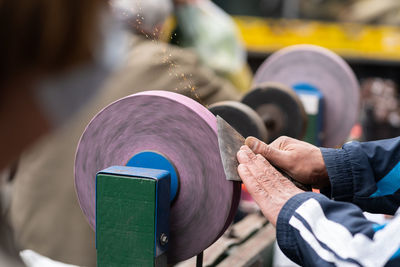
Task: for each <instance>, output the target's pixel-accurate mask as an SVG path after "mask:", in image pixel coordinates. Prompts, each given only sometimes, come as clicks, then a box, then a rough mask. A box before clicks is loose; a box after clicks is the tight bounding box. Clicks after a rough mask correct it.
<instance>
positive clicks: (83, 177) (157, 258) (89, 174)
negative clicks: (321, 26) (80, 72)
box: [75, 46, 358, 266]
mask: <svg viewBox="0 0 400 267" xmlns="http://www.w3.org/2000/svg"><path fill="white" fill-rule="evenodd" d="M313 71H314V72H315V73H313ZM265 82H267V83H265ZM271 82H273V83H271ZM292 88H297V89H299V90H303V91H313V92H314V91H315V92H318V94H321V95H323V99H324V102H323V104H324V125H323V127H324V128H323V130H324V133H325V137H324V139H323V144H324V145H327V146H336V145H338V143H340V142H342V141H343V139H344V131H345V130H346V131H347V133H348V131H349V130H350V129H349V125H350V124H352V123H354V121H355V116H356V114H357V112H354V110H357V109H358V95H357V94H358V85H357V81H356V80H355V77H354V74H353V73H352V72H351V70H350V69H349V68H348V66H347V65H346V64H345V63H344V61H342V60H341V59H340V58H339V57H337V56H336V55H334V54H333V53H331V52H329V51H326V50H325V49H321V48H318V47H314V46H297V47H291V48H288V49H284V50H283V51H279V52H277V53H276V54H274V55H272V56H271V57H270V58H269V59H267V60H266V62H265V63H264V64H263V65H262V66H261V68H260V69H259V71H258V72H257V74H256V76H255V86H254V89H253V90H252V91H251V92H249V93H248V94H247V95H246V96H245V97H244V98H243V101H242V102H243V103H233V102H224V103H222V104H221V103H220V104H221V105H219V104H218V105H213V106H211V107H210V109H211V110H212V111H213V112H214V113H215V114H221V113H224V112H226V111H227V110H228V117H229V116H231V118H233V120H231V119H229V118H228V119H227V121H228V122H229V123H230V124H231V125H232V126H234V128H236V130H239V132H241V133H242V135H256V136H257V134H258V137H259V138H261V139H263V140H270V139H268V138H271V137H277V136H278V135H280V134H287V135H292V136H293V135H294V137H298V136H301V135H303V134H304V125H305V120H306V119H305V117H306V116H305V115H304V109H303V107H302V105H301V104H300V101H299V99H298V97H297V96H296V95H295V94H293V91H292ZM310 88H311V89H312V90H310ZM331 91H333V92H331ZM260 99H264V102H262V103H260V101H259V100H260ZM285 101H286V102H285ZM246 104H247V105H246ZM220 107H223V108H222V109H220ZM226 107H229V108H228V109H227V108H226ZM249 107H251V108H249ZM253 109H254V110H253ZM302 109H303V110H302ZM332 113H333V114H332ZM229 114H237V115H235V116H232V115H229ZM225 117H226V116H225ZM292 117H294V119H293V118H292ZM235 118H236V119H237V120H238V121H241V122H243V123H245V122H247V124H246V125H248V127H247V126H246V127H243V125H241V124H240V123H239V124H237V125H235ZM276 118H279V119H276ZM282 121H284V123H282ZM279 123H280V124H279ZM218 125H219V121H218ZM278 126H279V127H278ZM274 127H275V128H274ZM292 128H295V129H296V131H293V129H292ZM249 129H251V130H249ZM274 129H278V130H277V131H275V132H274V131H273V130H274ZM246 130H248V131H247V134H244V133H243V132H246ZM347 133H346V134H347ZM268 135H269V137H268ZM221 139H222V138H221V137H220V133H219V129H217V118H216V116H215V115H214V114H213V113H212V112H210V111H209V110H208V109H207V108H205V107H203V106H202V105H201V104H199V103H197V102H196V101H194V100H192V99H190V98H187V97H185V96H182V95H179V94H176V93H172V92H165V91H148V92H142V93H138V94H134V95H130V96H127V97H125V98H122V99H120V100H117V101H115V102H113V103H111V104H110V105H108V106H107V107H105V108H104V109H103V110H102V111H100V112H99V113H98V114H97V115H96V116H95V117H94V118H93V119H92V121H91V122H90V123H89V124H88V126H87V128H86V129H85V131H84V133H83V134H82V137H81V139H80V142H79V145H78V148H77V153H76V160H75V186H76V191H77V195H78V200H79V203H80V206H81V209H82V211H83V213H84V214H85V216H86V218H87V220H88V222H89V224H90V226H91V227H92V228H93V229H95V231H96V248H97V262H98V266H167V264H174V263H177V262H180V261H183V260H186V259H188V258H191V257H193V256H196V255H201V253H202V251H203V250H205V249H206V248H207V247H209V246H210V245H211V244H212V243H213V242H215V241H216V240H217V239H218V238H219V237H220V236H221V235H222V234H223V233H224V231H225V230H226V229H227V227H228V226H229V225H230V224H231V222H232V220H233V217H234V215H235V213H236V210H237V207H238V204H239V199H240V190H241V184H240V181H238V180H240V178H239V179H236V180H235V179H230V180H229V177H228V176H230V175H227V171H226V168H227V167H226V164H225V165H224V164H223V159H221V156H222V157H223V153H222V150H223V149H224V148H221V149H220V147H219V145H221V144H224V143H223V142H221ZM238 140H243V139H241V138H238ZM241 142H243V141H241ZM238 145H240V144H236V146H235V147H237V146H238ZM223 146H224V145H223ZM225 152H226V151H225ZM235 154H236V150H235V149H231V151H230V157H231V158H232V160H233V161H235V159H234V156H232V155H235ZM228 165H229V166H230V167H229V168H230V171H231V174H233V175H236V176H237V173H232V170H236V169H235V164H228ZM232 166H234V167H232ZM224 167H225V169H224ZM199 262H200V263H201V256H199ZM200 263H199V265H200Z"/></svg>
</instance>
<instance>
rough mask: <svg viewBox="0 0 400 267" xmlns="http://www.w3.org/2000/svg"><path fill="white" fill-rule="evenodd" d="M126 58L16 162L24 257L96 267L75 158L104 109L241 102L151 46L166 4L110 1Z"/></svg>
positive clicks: (184, 53) (195, 62) (190, 64)
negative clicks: (122, 101)
mask: <svg viewBox="0 0 400 267" xmlns="http://www.w3.org/2000/svg"><path fill="white" fill-rule="evenodd" d="M111 5H112V8H113V10H114V12H115V14H116V15H117V16H118V18H119V19H120V20H122V21H123V23H124V25H125V27H126V29H127V34H128V40H129V41H128V42H129V52H128V53H127V54H126V55H125V62H124V64H123V66H122V67H121V68H120V69H118V71H117V72H116V73H115V74H114V75H113V77H111V79H109V80H108V82H107V85H106V86H105V87H104V88H103V89H102V90H101V91H100V92H99V94H98V95H96V97H95V99H94V100H93V101H91V102H90V103H89V104H88V105H86V106H85V108H84V109H83V110H82V111H81V112H79V113H78V114H77V115H76V116H74V118H73V119H72V120H71V121H70V122H69V123H68V124H66V125H64V126H63V127H62V128H60V129H58V130H57V131H56V132H54V133H53V134H52V135H51V136H50V137H49V138H47V139H43V140H42V141H41V142H39V143H38V144H36V145H35V146H34V147H33V148H32V149H30V150H29V151H27V153H25V154H24V155H23V157H22V158H21V159H20V162H19V165H18V168H17V171H16V174H15V176H14V179H15V184H14V188H13V194H12V202H11V222H12V226H13V228H14V230H15V236H16V240H17V241H18V244H19V245H20V246H21V248H22V249H32V250H34V251H37V252H39V253H40V254H43V255H44V256H47V257H50V258H52V259H54V260H58V261H61V262H65V263H70V264H76V265H81V266H82V265H84V266H95V265H96V250H95V233H94V231H93V230H92V229H91V228H90V227H89V224H88V223H87V222H86V220H85V218H84V215H83V213H82V212H81V210H80V208H79V205H78V201H77V198H76V194H75V189H74V174H73V166H74V158H75V150H76V147H77V144H78V141H79V138H80V136H81V134H82V132H83V131H84V129H85V126H86V125H87V124H88V123H89V121H90V119H91V118H92V117H93V116H94V115H95V114H96V113H97V112H98V111H100V110H101V109H102V108H103V107H104V106H106V105H108V104H109V103H111V102H112V101H115V100H117V99H119V98H121V97H124V96H126V95H129V94H133V93H136V92H139V91H144V90H168V91H174V92H178V93H182V94H185V95H187V96H189V97H192V98H194V99H195V100H197V101H199V102H201V103H203V104H210V103H213V102H216V101H220V100H236V99H237V98H238V97H239V96H238V95H237V93H236V91H235V89H234V88H233V87H232V86H231V85H230V84H229V83H227V82H226V81H225V80H223V79H221V78H219V77H217V76H216V75H215V74H214V73H213V72H212V71H211V70H209V69H208V68H205V67H204V66H203V65H202V64H201V62H200V60H199V59H198V57H197V56H196V55H195V54H194V53H193V52H191V51H188V50H184V49H181V48H178V47H175V46H171V45H168V44H165V43H160V42H159V41H158V40H157V38H158V36H159V34H160V32H161V30H162V27H161V26H162V24H163V22H164V20H165V18H166V17H167V16H169V14H170V12H171V11H172V6H171V3H170V2H169V0H152V1H150V0H146V1H143V0H130V1H128V0H114V1H111Z"/></svg>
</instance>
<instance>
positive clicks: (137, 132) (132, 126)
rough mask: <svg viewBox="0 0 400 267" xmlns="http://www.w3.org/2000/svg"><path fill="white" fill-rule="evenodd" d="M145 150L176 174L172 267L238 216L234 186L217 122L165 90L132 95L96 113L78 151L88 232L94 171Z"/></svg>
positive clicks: (79, 184) (78, 174) (77, 172)
mask: <svg viewBox="0 0 400 267" xmlns="http://www.w3.org/2000/svg"><path fill="white" fill-rule="evenodd" d="M149 150H150V151H156V152H158V153H160V154H162V155H165V156H166V157H167V158H168V159H169V160H170V162H171V163H172V164H173V165H174V166H175V167H176V171H177V173H178V176H179V191H178V194H177V196H176V199H175V200H174V202H173V203H172V206H171V215H170V222H169V225H170V238H169V239H170V241H169V249H168V262H169V263H170V264H172V263H176V262H179V261H182V260H185V259H188V258H190V257H192V256H195V255H197V254H198V253H200V252H202V251H203V250H204V249H206V248H207V247H208V246H210V245H211V244H212V243H213V242H214V241H215V240H216V239H217V238H218V237H220V236H221V235H222V234H223V232H224V231H225V230H226V228H227V227H228V226H229V224H230V223H231V222H232V220H233V216H234V214H235V212H236V209H237V206H238V201H239V197H240V184H239V183H238V182H231V181H227V180H226V177H225V174H224V170H223V166H222V162H221V158H220V153H219V148H218V139H217V124H216V118H215V116H214V115H213V114H212V113H211V112H209V111H208V110H207V109H206V108H205V107H203V106H202V105H200V104H199V103H197V102H195V101H194V100H192V99H190V98H187V97H185V96H182V95H179V94H176V93H171V92H165V91H148V92H144V93H139V94H135V95H131V96H128V97H125V98H122V99H120V100H118V101H116V102H114V103H112V104H110V105H109V106H107V107H106V108H104V109H103V110H102V111H101V112H99V113H98V114H97V115H96V116H95V117H94V118H93V120H92V121H91V122H90V124H89V125H88V126H87V128H86V130H85V132H84V133H83V135H82V137H81V140H80V143H79V146H78V149H77V154H76V162H75V185H76V191H77V194H78V199H79V203H80V205H81V208H82V210H83V212H84V214H85V215H86V218H87V219H88V221H89V224H90V225H91V226H92V227H93V228H95V225H96V217H95V206H96V202H95V194H96V190H95V189H96V186H95V185H96V182H95V179H96V173H97V172H98V171H100V170H102V169H105V168H107V167H109V166H113V165H126V163H127V162H128V161H129V160H130V159H131V158H132V156H134V155H135V154H137V153H139V152H142V151H149ZM132 214H133V215H134V214H135V211H134V210H132ZM136 216H140V214H136Z"/></svg>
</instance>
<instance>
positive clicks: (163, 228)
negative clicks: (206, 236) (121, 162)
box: [96, 166, 171, 267]
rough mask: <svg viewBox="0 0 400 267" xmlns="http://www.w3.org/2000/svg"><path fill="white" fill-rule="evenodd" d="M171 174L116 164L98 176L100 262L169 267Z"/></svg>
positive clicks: (110, 264) (101, 265) (97, 243)
mask: <svg viewBox="0 0 400 267" xmlns="http://www.w3.org/2000/svg"><path fill="white" fill-rule="evenodd" d="M170 183H171V181H170V173H169V172H168V171H164V170H158V169H149V168H137V167H126V166H113V167H110V168H107V169H105V170H103V171H100V172H99V173H98V174H97V177H96V248H97V266H100V267H103V266H104V267H105V266H107V267H112V266H118V267H121V266H157V267H158V266H167V257H166V251H167V249H168V238H169V227H168V222H169V210H170Z"/></svg>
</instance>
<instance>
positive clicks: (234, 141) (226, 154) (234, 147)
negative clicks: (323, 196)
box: [217, 115, 311, 191]
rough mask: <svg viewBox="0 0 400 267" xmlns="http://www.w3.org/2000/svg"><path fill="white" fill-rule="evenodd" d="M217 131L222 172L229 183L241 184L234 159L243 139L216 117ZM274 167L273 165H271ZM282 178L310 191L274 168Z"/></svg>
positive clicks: (309, 189) (308, 186) (307, 187)
mask: <svg viewBox="0 0 400 267" xmlns="http://www.w3.org/2000/svg"><path fill="white" fill-rule="evenodd" d="M217 131H218V146H219V153H220V155H221V159H222V165H223V166H224V172H225V175H226V179H227V180H229V181H239V182H241V181H242V179H240V176H239V174H238V172H237V167H238V166H239V162H238V160H237V158H236V153H237V152H238V151H239V150H240V147H241V146H243V145H244V142H245V138H244V137H243V136H241V135H240V133H238V132H237V131H236V130H235V129H234V128H233V127H232V126H230V125H229V123H227V122H226V121H225V120H224V119H223V118H221V117H220V116H218V115H217ZM273 166H274V165H273ZM274 167H275V168H276V169H277V170H278V171H279V172H280V173H281V174H282V175H283V176H285V177H286V178H287V179H289V180H290V181H291V182H292V183H294V185H295V186H297V187H298V188H300V189H302V190H304V191H311V186H310V185H305V184H302V183H299V182H297V181H296V180H294V179H293V178H292V177H290V176H289V175H288V174H287V173H285V172H284V171H283V170H282V169H280V168H277V167H276V166H274Z"/></svg>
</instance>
